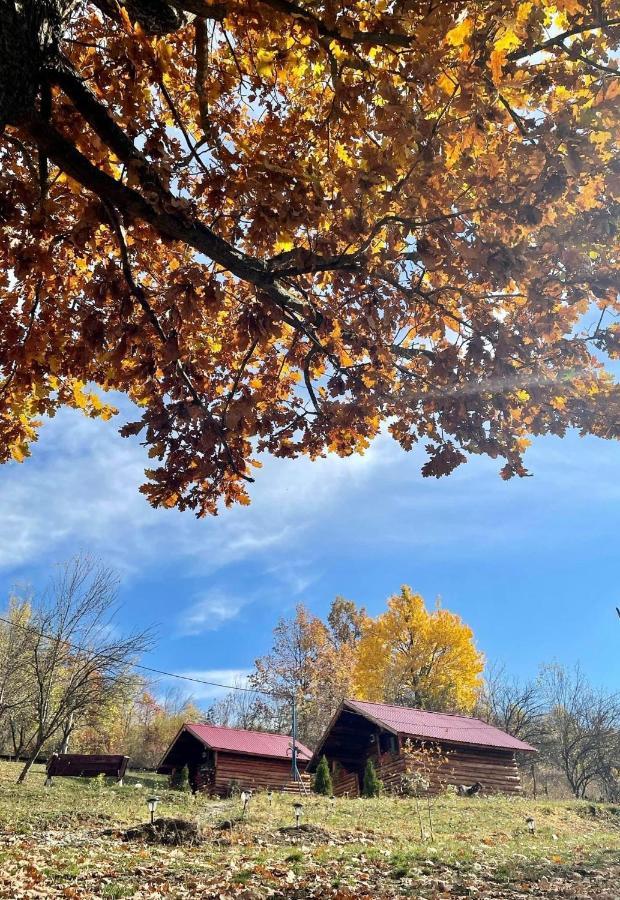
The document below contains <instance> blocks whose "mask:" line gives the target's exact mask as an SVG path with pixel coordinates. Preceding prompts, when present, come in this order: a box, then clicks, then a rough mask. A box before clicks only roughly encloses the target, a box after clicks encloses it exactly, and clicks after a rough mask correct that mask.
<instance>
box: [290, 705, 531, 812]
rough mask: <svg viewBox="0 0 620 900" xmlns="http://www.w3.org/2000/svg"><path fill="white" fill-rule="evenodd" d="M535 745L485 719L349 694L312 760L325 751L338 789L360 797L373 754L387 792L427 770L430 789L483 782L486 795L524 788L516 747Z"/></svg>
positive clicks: (526, 749) (310, 768)
mask: <svg viewBox="0 0 620 900" xmlns="http://www.w3.org/2000/svg"><path fill="white" fill-rule="evenodd" d="M533 752H536V751H535V748H534V747H532V746H531V745H530V744H527V743H526V742H525V741H521V740H519V739H518V738H514V737H512V736H511V735H509V734H507V733H506V732H504V731H501V730H500V729H499V728H495V727H494V726H493V725H488V724H487V723H486V722H483V721H482V720H481V719H474V718H471V717H469V716H461V715H451V714H447V713H438V712H429V711H428V710H423V709H410V708H407V707H402V706H391V705H389V704H387V703H367V702H363V701H361V700H343V701H342V703H341V704H340V706H339V708H338V710H337V712H336V714H335V715H334V717H333V718H332V720H331V722H330V724H329V725H328V727H327V730H326V731H325V734H324V735H323V737H322V738H321V741H320V743H319V745H318V747H317V749H316V750H315V752H314V755H313V757H312V759H311V761H310V763H309V764H308V771H309V772H313V771H315V770H316V767H317V765H318V763H319V760H320V759H321V757H322V756H325V757H326V758H327V761H328V763H329V766H330V770H331V773H332V783H333V786H334V794H335V795H336V796H342V795H344V794H348V795H349V796H352V797H354V796H359V794H360V793H361V791H362V786H363V778H364V770H365V768H366V763H367V760H368V759H369V758H370V759H372V760H373V762H374V764H375V767H376V769H377V774H378V775H379V778H380V779H381V781H382V782H383V785H384V787H385V788H386V789H387V790H388V791H394V792H396V793H399V792H401V791H402V790H403V786H404V784H405V778H404V776H407V775H411V774H413V773H415V771H416V769H418V774H420V773H421V774H422V775H423V777H424V779H425V780H426V782H427V789H428V790H429V791H431V792H435V793H436V792H438V791H440V790H443V789H445V788H446V787H447V786H448V785H455V786H460V785H467V786H471V785H474V784H479V785H481V790H482V791H484V793H506V794H516V793H519V792H520V791H521V782H520V778H519V770H518V767H517V762H516V758H515V754H516V753H533Z"/></svg>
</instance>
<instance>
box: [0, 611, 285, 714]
mask: <svg viewBox="0 0 620 900" xmlns="http://www.w3.org/2000/svg"><path fill="white" fill-rule="evenodd" d="M0 622H5V623H6V624H7V625H11V626H12V627H13V628H21V629H22V631H29V632H30V633H31V634H36V635H37V636H38V637H42V638H44V639H45V640H48V641H59V640H61V641H62V642H63V644H66V645H67V647H70V648H71V649H72V650H76V651H78V652H79V653H89V652H91V651H89V650H88V649H86V648H85V647H80V645H79V644H74V643H73V641H68V640H66V639H65V638H62V637H60V635H51V634H46V633H45V632H44V631H39V630H38V629H37V628H34V627H33V626H32V625H22V624H21V622H13V621H12V620H11V619H6V618H4V616H0ZM131 665H132V668H133V669H140V670H141V671H143V672H151V673H152V674H154V675H163V676H164V677H165V678H178V679H179V680H181V681H191V682H194V683H195V684H205V685H207V686H208V687H218V688H225V689H226V690H228V691H245V692H246V693H248V694H264V695H265V696H267V697H278V698H279V699H281V700H290V699H291V695H290V694H284V693H279V692H276V691H265V690H261V689H260V688H251V687H244V686H242V685H238V684H221V683H220V682H219V681H207V679H205V678H196V677H195V676H193V675H181V674H179V673H178V672H165V671H164V670H163V669H155V668H153V667H152V666H144V665H142V664H141V663H132V664H131Z"/></svg>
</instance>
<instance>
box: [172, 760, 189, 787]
mask: <svg viewBox="0 0 620 900" xmlns="http://www.w3.org/2000/svg"><path fill="white" fill-rule="evenodd" d="M170 787H171V788H172V789H173V790H175V791H185V792H187V791H191V785H190V783H189V769H188V768H187V766H183V768H182V769H173V771H172V774H171V775H170Z"/></svg>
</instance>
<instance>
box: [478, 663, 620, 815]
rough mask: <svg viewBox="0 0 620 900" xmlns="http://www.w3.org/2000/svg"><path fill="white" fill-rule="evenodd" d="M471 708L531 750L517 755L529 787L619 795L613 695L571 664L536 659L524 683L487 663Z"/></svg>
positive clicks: (618, 707)
mask: <svg viewBox="0 0 620 900" xmlns="http://www.w3.org/2000/svg"><path fill="white" fill-rule="evenodd" d="M476 712H477V714H478V715H480V716H481V717H483V718H485V719H487V720H488V721H490V722H492V723H493V724H495V725H497V726H498V727H499V728H502V729H504V730H505V731H508V732H509V733H510V734H513V735H515V737H519V738H521V739H522V740H525V741H528V742H529V743H531V744H532V745H533V746H535V747H536V748H537V749H538V751H539V752H538V754H537V757H536V759H535V760H532V759H531V757H529V758H528V760H527V762H526V761H525V760H523V761H522V768H523V775H524V776H525V780H526V785H527V786H528V788H529V789H530V790H531V791H532V792H535V793H539V792H545V793H551V794H554V795H556V794H558V793H564V792H570V793H572V794H573V795H574V796H575V797H581V798H585V797H589V798H591V799H603V800H608V801H612V802H617V801H619V800H620V694H619V693H618V692H614V691H608V690H605V689H603V688H598V687H595V686H594V685H592V684H591V683H590V681H589V680H588V679H587V678H586V676H585V675H584V673H583V671H582V670H581V668H580V667H579V666H574V667H573V668H567V667H565V666H561V665H559V664H557V663H551V664H547V665H543V666H541V667H540V669H539V672H538V674H537V676H536V677H535V678H532V679H529V680H525V681H523V680H520V679H518V678H515V677H512V676H510V675H509V674H508V673H507V672H506V670H505V668H504V667H503V666H497V665H496V666H490V667H489V668H488V669H487V672H486V677H485V680H484V685H483V689H482V691H481V694H480V697H479V700H478V703H477V707H476Z"/></svg>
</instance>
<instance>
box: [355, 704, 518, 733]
mask: <svg viewBox="0 0 620 900" xmlns="http://www.w3.org/2000/svg"><path fill="white" fill-rule="evenodd" d="M344 699H345V702H348V703H368V704H370V705H372V706H389V707H390V709H408V710H409V711H410V712H421V713H428V714H429V715H433V716H453V717H454V718H455V719H469V721H470V722H482V724H483V725H485V726H486V727H487V728H496V727H497V726H495V725H491V724H490V722H485V721H484V719H480V718H478V716H467V715H465V713H451V712H443V711H442V710H440V709H422V707H420V706H403V705H402V704H400V703H384V702H383V701H382V700H356V699H354V698H353V697H345V698H344ZM500 730H501V729H500Z"/></svg>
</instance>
